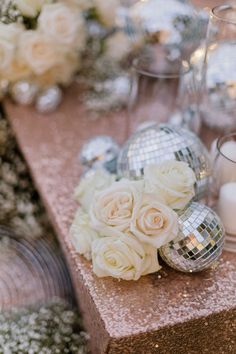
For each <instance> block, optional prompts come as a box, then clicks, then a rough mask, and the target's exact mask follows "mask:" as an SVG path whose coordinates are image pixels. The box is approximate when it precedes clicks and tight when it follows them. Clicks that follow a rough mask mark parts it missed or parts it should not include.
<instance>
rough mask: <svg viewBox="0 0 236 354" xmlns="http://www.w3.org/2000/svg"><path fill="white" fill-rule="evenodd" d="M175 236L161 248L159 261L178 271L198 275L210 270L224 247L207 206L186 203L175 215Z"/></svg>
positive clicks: (216, 219)
mask: <svg viewBox="0 0 236 354" xmlns="http://www.w3.org/2000/svg"><path fill="white" fill-rule="evenodd" d="M179 227H180V230H179V234H178V236H177V237H176V238H175V239H174V240H173V241H171V242H169V243H168V244H167V245H165V246H163V247H161V249H160V255H161V257H162V259H163V260H164V261H165V262H166V263H167V264H168V265H169V266H170V267H172V268H174V269H176V270H179V271H181V272H190V273H192V272H199V271H201V270H204V269H207V268H209V267H211V266H212V265H213V264H214V263H215V262H216V261H217V260H218V259H219V257H220V255H221V252H222V249H223V245H224V235H225V233H224V227H223V225H222V222H221V220H220V218H219V217H218V216H217V214H216V213H215V212H214V211H213V210H212V209H210V208H208V207H207V206H205V205H203V204H199V203H195V202H193V203H190V204H189V205H188V206H187V207H186V208H185V210H184V211H182V213H181V215H180V216H179Z"/></svg>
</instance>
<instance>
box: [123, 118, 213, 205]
mask: <svg viewBox="0 0 236 354" xmlns="http://www.w3.org/2000/svg"><path fill="white" fill-rule="evenodd" d="M168 160H177V161H184V162H187V163H188V165H189V166H190V167H191V168H192V169H193V171H194V172H195V175H196V179H197V182H196V185H195V199H196V200H199V199H201V198H202V197H204V195H205V194H206V192H207V189H208V184H209V177H210V174H211V168H210V158H209V156H208V152H207V150H206V148H205V146H204V145H203V143H202V142H201V141H200V139H199V138H198V137H197V136H196V135H195V134H194V133H192V132H190V131H188V130H185V129H184V128H180V127H174V126H171V125H169V124H161V125H158V124H156V125H154V126H151V127H148V128H147V129H144V130H141V131H138V132H137V133H135V134H134V135H132V136H131V138H130V139H129V140H128V141H127V143H126V144H125V145H124V147H123V148H122V150H121V153H120V155H119V158H118V165H117V170H118V175H119V176H120V177H127V178H130V179H138V178H141V177H142V175H143V172H144V167H145V166H147V165H150V164H156V163H160V162H163V161H168Z"/></svg>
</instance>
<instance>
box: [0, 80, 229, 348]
mask: <svg viewBox="0 0 236 354" xmlns="http://www.w3.org/2000/svg"><path fill="white" fill-rule="evenodd" d="M5 108H6V111H7V113H8V116H9V120H10V122H11V124H12V127H13V129H14V131H15V134H16V137H17V139H18V142H19V145H20V147H21V149H22V152H23V154H24V156H25V158H26V160H27V162H28V164H29V167H30V169H31V172H32V176H33V178H34V180H35V183H36V186H37V187H38V190H39V192H40V193H41V196H42V198H43V201H44V202H45V205H46V207H47V210H48V214H49V215H50V217H51V221H52V223H53V225H54V227H55V230H56V232H57V234H58V237H59V240H60V242H61V244H62V246H63V249H64V252H65V255H66V257H67V261H68V265H69V269H70V272H71V275H72V278H73V283H74V287H75V290H76V295H77V299H78V302H79V305H80V308H81V311H82V314H83V316H84V321H85V326H86V328H87V330H88V331H89V333H90V335H91V348H92V352H93V353H94V354H95V353H109V354H126V353H127V354H128V353H135V354H139V353H140V354H149V353H161V354H169V353H170V354H182V353H184V354H191V353H197V354H199V353H212V354H213V353H217V354H223V353H227V354H228V353H235V352H236V334H235V333H236V311H235V309H236V257H235V255H234V254H230V253H225V254H224V255H223V258H222V260H221V261H220V264H219V267H218V269H217V271H209V272H205V273H202V274H198V275H185V274H181V273H178V272H175V271H172V270H170V269H165V273H166V274H164V276H163V277H162V278H161V279H158V276H157V275H151V276H146V277H144V278H142V279H141V280H139V281H138V282H124V281H120V282H119V281H117V280H114V279H98V278H96V276H94V275H93V273H92V271H91V265H90V264H89V262H87V261H86V260H84V259H83V258H82V257H80V256H78V255H76V254H75V252H74V249H73V247H72V246H71V245H70V241H69V236H68V229H69V226H70V223H71V221H72V217H73V214H74V212H75V209H76V204H75V202H73V199H72V193H73V190H74V188H75V186H76V185H77V183H78V181H79V176H80V173H81V167H80V165H79V163H78V160H77V156H78V152H79V150H80V148H81V145H82V144H83V143H84V142H85V141H86V140H87V139H88V138H89V137H91V136H95V135H97V134H110V135H112V136H113V137H114V138H115V139H116V140H117V141H118V142H119V143H122V141H123V140H124V139H125V134H126V132H125V130H126V129H125V127H126V124H125V115H124V114H121V113H118V114H116V115H113V116H110V117H102V118H100V119H99V120H97V121H96V120H92V119H91V117H88V116H87V115H86V113H85V111H84V109H83V107H82V106H81V104H80V100H79V92H78V90H77V88H76V87H72V88H71V89H69V90H68V92H67V94H66V97H65V99H64V101H63V104H62V106H61V107H60V109H59V110H58V111H57V112H55V113H53V114H50V115H40V114H39V113H37V112H35V111H34V109H33V108H32V109H30V108H24V107H20V106H16V105H14V104H13V103H11V102H10V101H7V102H6V104H5ZM207 140H208V139H207Z"/></svg>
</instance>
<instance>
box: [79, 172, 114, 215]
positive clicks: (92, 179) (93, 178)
mask: <svg viewBox="0 0 236 354" xmlns="http://www.w3.org/2000/svg"><path fill="white" fill-rule="evenodd" d="M115 178H116V177H115V175H111V174H110V173H108V172H107V171H106V170H104V169H97V170H91V171H89V172H88V173H87V174H86V175H85V176H84V177H83V178H82V179H81V181H80V184H79V185H78V187H77V188H76V189H75V198H76V200H77V201H78V202H79V203H80V205H81V206H82V207H83V209H84V210H85V211H89V208H90V206H91V204H92V202H93V199H94V195H95V193H96V192H99V191H102V190H104V189H105V188H107V187H109V186H110V185H111V184H112V183H113V182H114V181H115Z"/></svg>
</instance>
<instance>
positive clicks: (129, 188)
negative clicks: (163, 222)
mask: <svg viewBox="0 0 236 354" xmlns="http://www.w3.org/2000/svg"><path fill="white" fill-rule="evenodd" d="M142 191H143V182H142V181H129V180H126V179H123V180H121V181H119V182H114V183H113V184H112V185H111V186H110V187H109V188H107V189H105V190H104V191H102V192H100V193H97V194H96V195H95V198H94V201H93V203H92V206H91V209H90V218H91V225H92V226H93V227H94V228H95V229H96V230H97V231H99V232H100V233H101V234H104V235H106V236H112V235H116V234H117V231H126V230H128V229H129V226H130V222H131V218H132V214H133V209H134V207H135V205H136V204H137V203H139V200H140V199H141V197H142Z"/></svg>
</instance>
